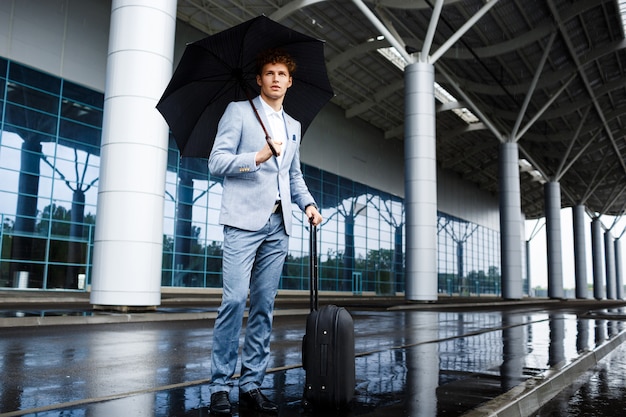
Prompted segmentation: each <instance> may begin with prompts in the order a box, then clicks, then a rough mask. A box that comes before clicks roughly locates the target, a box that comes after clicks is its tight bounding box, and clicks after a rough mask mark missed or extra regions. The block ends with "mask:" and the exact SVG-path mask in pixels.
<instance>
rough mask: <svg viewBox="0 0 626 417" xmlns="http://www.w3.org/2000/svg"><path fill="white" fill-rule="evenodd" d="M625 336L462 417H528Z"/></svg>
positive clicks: (618, 337) (549, 371) (531, 380)
mask: <svg viewBox="0 0 626 417" xmlns="http://www.w3.org/2000/svg"><path fill="white" fill-rule="evenodd" d="M625 340H626V330H625V331H622V332H621V333H619V334H618V335H617V336H615V337H613V338H612V339H610V340H608V341H606V342H605V343H604V344H602V345H600V346H598V347H597V348H595V349H594V350H591V351H588V352H586V353H585V354H583V355H581V356H580V357H578V358H577V359H575V360H573V361H572V362H571V363H569V364H567V365H565V366H563V367H562V368H559V369H554V368H553V369H551V370H548V371H547V372H546V373H545V375H543V376H542V377H540V378H533V379H530V380H527V381H526V382H524V383H522V384H520V385H518V386H517V387H515V388H513V389H511V390H509V391H507V392H506V393H504V394H502V395H500V396H498V397H496V398H494V399H493V400H491V401H489V402H487V403H485V404H483V405H481V406H479V407H477V408H475V409H474V410H472V411H469V412H467V413H465V414H463V415H462V417H528V416H531V415H532V414H533V413H534V412H535V411H537V410H538V409H539V408H541V407H543V406H544V405H545V404H546V403H548V402H549V401H550V400H552V399H553V398H554V397H556V396H557V395H558V394H559V393H560V392H561V391H563V390H564V389H566V388H567V387H569V386H571V385H572V383H573V382H574V381H575V380H576V378H578V377H579V376H581V375H582V374H583V373H585V372H587V371H588V370H590V369H591V368H593V367H594V366H595V365H597V364H598V362H600V360H602V359H603V358H604V357H605V356H607V355H608V354H610V353H611V352H612V351H613V350H615V349H616V348H617V347H618V346H619V345H620V344H622V343H623V342H624V341H625Z"/></svg>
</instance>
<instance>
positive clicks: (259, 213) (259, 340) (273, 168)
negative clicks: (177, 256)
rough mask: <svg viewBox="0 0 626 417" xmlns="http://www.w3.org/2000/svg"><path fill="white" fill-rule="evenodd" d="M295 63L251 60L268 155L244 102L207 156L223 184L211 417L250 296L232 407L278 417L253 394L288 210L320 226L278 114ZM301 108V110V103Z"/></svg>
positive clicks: (276, 58) (280, 56)
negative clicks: (220, 283)
mask: <svg viewBox="0 0 626 417" xmlns="http://www.w3.org/2000/svg"><path fill="white" fill-rule="evenodd" d="M295 68H296V66H295V62H294V61H293V59H292V58H291V57H290V56H289V55H288V54H287V53H286V52H284V51H282V50H276V49H274V50H268V51H264V52H263V53H261V54H260V55H259V57H258V59H257V76H256V80H257V84H258V85H259V86H260V87H261V94H260V95H259V96H258V97H256V98H255V99H254V100H253V103H254V106H255V108H256V109H257V112H258V114H259V116H260V118H261V120H262V121H263V124H264V126H265V127H266V129H267V131H268V133H269V134H270V135H271V137H272V140H273V147H274V151H275V152H276V155H277V156H276V157H274V155H273V152H272V149H271V148H270V146H269V144H268V143H267V141H266V138H265V133H264V131H263V128H262V126H261V124H260V123H259V120H258V119H257V116H256V115H255V114H254V110H253V109H252V106H251V105H250V102H249V101H241V102H233V103H230V104H229V105H228V107H227V108H226V111H225V112H224V115H223V116H222V119H221V120H220V123H219V125H218V130H217V135H216V138H215V143H214V145H213V149H212V150H211V154H210V156H209V169H210V171H211V174H213V175H219V176H222V177H224V191H223V193H222V207H221V211H220V223H221V224H223V225H224V251H223V287H224V290H223V295H222V304H221V306H220V308H219V311H218V316H217V319H216V321H215V328H214V331H213V348H212V355H211V373H212V381H211V387H210V392H211V405H210V407H209V408H210V411H211V413H212V414H217V415H229V414H230V413H231V404H230V400H229V391H230V387H231V385H232V381H231V378H232V376H233V374H234V372H235V366H236V363H237V357H238V349H239V335H240V333H241V328H242V321H243V314H244V309H245V306H246V300H247V297H248V289H249V291H250V309H249V313H248V321H247V326H246V334H245V340H244V344H243V350H242V358H241V362H242V363H241V377H240V378H239V406H240V407H243V408H251V409H254V410H257V411H261V412H264V413H273V414H276V413H278V406H277V405H276V404H275V403H273V402H272V401H270V400H269V399H268V398H267V397H265V395H264V394H263V393H262V392H261V390H260V388H261V385H262V383H263V379H264V377H265V371H266V369H267V364H268V361H269V345H270V336H271V331H272V315H273V309H274V298H275V296H276V292H277V290H278V283H279V280H280V275H281V273H282V269H283V264H284V262H285V258H286V255H287V251H288V239H289V234H290V233H291V217H292V216H291V203H292V202H293V203H295V204H296V205H297V206H298V207H299V208H300V209H301V210H303V211H305V213H306V216H307V218H308V219H309V221H310V222H311V223H312V224H314V225H318V224H320V223H321V221H322V216H321V215H320V213H319V211H318V209H317V206H316V204H315V201H314V199H313V197H312V196H311V193H310V192H309V190H308V188H307V186H306V184H305V182H304V178H303V175H302V171H301V168H300V139H301V128H300V122H298V121H296V120H295V119H293V118H291V117H290V116H289V115H287V114H286V113H285V112H284V111H283V107H282V105H283V100H284V98H285V94H286V93H287V90H288V89H289V87H291V85H292V83H293V78H292V74H293V73H294V71H295ZM303 104H304V103H303Z"/></svg>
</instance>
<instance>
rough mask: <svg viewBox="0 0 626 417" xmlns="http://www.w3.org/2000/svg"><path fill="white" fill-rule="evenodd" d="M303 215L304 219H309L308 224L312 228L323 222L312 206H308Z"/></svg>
mask: <svg viewBox="0 0 626 417" xmlns="http://www.w3.org/2000/svg"><path fill="white" fill-rule="evenodd" d="M305 213H306V217H307V218H308V219H309V223H311V224H312V225H313V226H317V225H319V224H320V223H322V220H324V219H323V218H322V215H321V214H320V212H319V211H317V209H316V208H315V206H313V205H310V206H308V207H307V208H306V211H305Z"/></svg>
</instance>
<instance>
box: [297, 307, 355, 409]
mask: <svg viewBox="0 0 626 417" xmlns="http://www.w3.org/2000/svg"><path fill="white" fill-rule="evenodd" d="M302 364H303V367H304V370H305V372H306V380H305V384H304V401H305V402H304V405H305V407H312V408H316V409H319V408H328V409H340V408H346V407H348V406H349V404H350V402H351V401H352V397H353V395H354V387H355V369H354V323H353V321H352V317H351V316H350V313H348V311H347V310H346V309H345V308H343V307H337V306H336V305H325V306H323V307H322V308H320V309H318V310H315V311H312V312H311V313H310V314H309V315H308V317H307V323H306V334H305V336H304V340H303V342H302Z"/></svg>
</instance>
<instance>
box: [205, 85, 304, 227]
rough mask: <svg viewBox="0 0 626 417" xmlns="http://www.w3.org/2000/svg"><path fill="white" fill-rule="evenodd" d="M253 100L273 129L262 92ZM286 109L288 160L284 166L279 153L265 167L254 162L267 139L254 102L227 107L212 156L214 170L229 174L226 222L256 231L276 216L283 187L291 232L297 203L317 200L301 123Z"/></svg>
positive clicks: (222, 213)
mask: <svg viewBox="0 0 626 417" xmlns="http://www.w3.org/2000/svg"><path fill="white" fill-rule="evenodd" d="M253 103H254V105H255V106H256V109H257V111H258V113H259V115H260V116H261V120H263V124H264V125H265V128H266V129H267V130H268V132H270V127H269V126H270V124H269V122H268V121H267V118H266V117H265V112H264V110H263V107H262V103H261V97H260V96H257V97H256V98H255V99H254V100H253ZM283 114H284V118H285V125H286V128H287V143H285V144H283V152H282V155H283V160H282V164H281V166H280V169H279V167H278V162H277V160H276V158H274V157H272V158H271V159H270V160H268V161H266V162H264V163H262V164H260V165H259V166H257V165H256V163H255V161H254V158H255V155H256V153H257V152H258V151H259V150H261V148H262V147H263V146H264V145H265V142H266V140H265V133H264V132H263V128H262V127H261V124H260V123H259V121H258V120H257V118H256V116H255V114H254V112H253V110H252V106H251V105H250V102H249V101H238V102H232V103H230V104H229V105H228V107H227V108H226V110H225V111H224V115H223V116H222V118H221V119H220V122H219V125H218V128H217V135H216V137H215V142H214V144H213V149H212V150H211V154H210V156H209V170H210V171H211V174H212V175H217V176H221V177H223V178H224V190H223V193H222V206H221V211H220V223H221V224H223V225H228V226H233V227H237V228H239V229H244V230H250V231H258V230H260V229H261V228H262V227H263V226H264V225H265V223H266V222H267V220H268V219H269V217H270V215H271V212H272V207H273V206H274V203H275V201H276V195H277V191H278V187H280V196H281V200H282V202H283V204H282V207H283V220H284V224H285V232H286V233H287V234H288V235H289V234H291V217H292V216H291V202H294V203H295V204H296V205H297V206H298V207H300V209H301V210H303V211H304V209H305V207H306V206H307V205H309V204H315V200H314V199H313V197H312V196H311V193H310V192H309V190H308V188H307V186H306V184H305V182H304V178H303V176H302V170H301V168H300V140H301V133H300V132H301V128H300V122H298V121H297V120H295V119H294V118H292V117H291V116H289V115H287V114H286V113H283ZM270 135H272V133H271V132H270Z"/></svg>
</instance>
